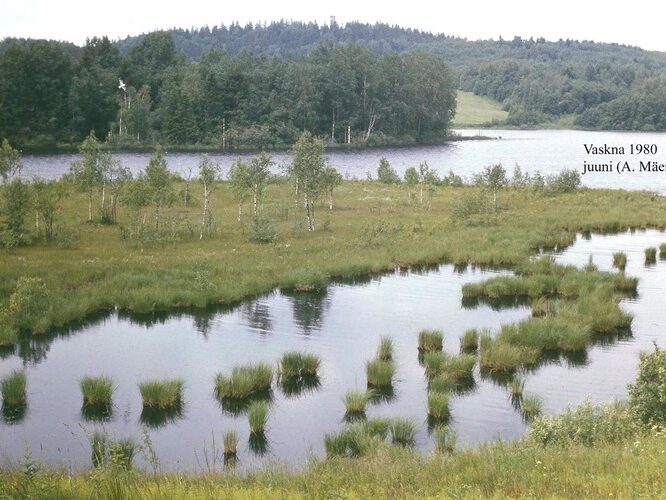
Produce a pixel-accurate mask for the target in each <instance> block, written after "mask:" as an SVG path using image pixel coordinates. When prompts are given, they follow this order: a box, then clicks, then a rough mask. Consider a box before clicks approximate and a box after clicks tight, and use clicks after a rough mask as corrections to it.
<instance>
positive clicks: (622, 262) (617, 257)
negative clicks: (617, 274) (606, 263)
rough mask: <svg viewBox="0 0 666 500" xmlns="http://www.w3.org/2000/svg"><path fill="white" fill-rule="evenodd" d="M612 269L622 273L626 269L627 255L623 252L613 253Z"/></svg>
mask: <svg viewBox="0 0 666 500" xmlns="http://www.w3.org/2000/svg"><path fill="white" fill-rule="evenodd" d="M613 267H615V268H617V269H619V270H620V271H624V270H625V269H626V267H627V254H626V253H624V252H615V253H614V254H613Z"/></svg>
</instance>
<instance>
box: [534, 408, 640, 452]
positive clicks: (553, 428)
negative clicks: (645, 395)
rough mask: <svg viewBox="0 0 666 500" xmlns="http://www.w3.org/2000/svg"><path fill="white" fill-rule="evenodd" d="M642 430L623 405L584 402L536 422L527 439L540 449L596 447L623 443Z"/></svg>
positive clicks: (540, 418)
mask: <svg viewBox="0 0 666 500" xmlns="http://www.w3.org/2000/svg"><path fill="white" fill-rule="evenodd" d="M642 430H643V429H642V428H641V424H640V423H639V422H638V421H637V420H636V419H635V418H634V416H633V415H632V412H631V411H630V410H629V407H628V406H627V405H626V404H625V403H622V402H614V403H611V404H608V405H593V404H592V403H590V402H589V401H585V402H583V403H581V404H580V405H578V406H577V407H576V408H573V409H572V408H568V409H567V410H566V411H564V412H563V413H562V414H560V415H556V416H552V417H550V416H548V417H539V418H536V419H535V420H534V421H533V422H532V424H531V428H530V431H529V435H528V436H529V439H530V440H531V441H534V442H537V443H539V444H543V445H559V446H567V445H570V444H578V445H584V446H599V445H604V444H614V443H624V442H626V441H627V440H628V439H630V438H631V437H633V436H635V435H637V434H639V433H640V432H642Z"/></svg>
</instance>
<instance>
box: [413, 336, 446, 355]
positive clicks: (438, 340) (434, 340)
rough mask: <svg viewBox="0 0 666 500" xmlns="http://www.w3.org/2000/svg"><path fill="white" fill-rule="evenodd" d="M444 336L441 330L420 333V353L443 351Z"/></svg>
mask: <svg viewBox="0 0 666 500" xmlns="http://www.w3.org/2000/svg"><path fill="white" fill-rule="evenodd" d="M443 339H444V334H443V333H442V332H441V331H440V330H422V331H421V332H419V351H420V352H422V353H426V352H435V351H441V350H442V347H443Z"/></svg>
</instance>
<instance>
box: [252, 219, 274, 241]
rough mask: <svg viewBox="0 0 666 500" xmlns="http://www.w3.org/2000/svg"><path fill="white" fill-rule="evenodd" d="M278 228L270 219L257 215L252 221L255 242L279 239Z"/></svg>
mask: <svg viewBox="0 0 666 500" xmlns="http://www.w3.org/2000/svg"><path fill="white" fill-rule="evenodd" d="M277 235H278V232H277V229H276V228H275V225H274V224H273V222H271V220H270V219H267V218H265V217H257V218H256V219H254V221H253V222H252V236H251V237H250V239H251V240H252V241H254V242H255V243H273V242H274V241H275V240H276V239H277Z"/></svg>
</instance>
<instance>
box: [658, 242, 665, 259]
mask: <svg viewBox="0 0 666 500" xmlns="http://www.w3.org/2000/svg"><path fill="white" fill-rule="evenodd" d="M659 259H661V260H666V243H662V244H661V245H659Z"/></svg>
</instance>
